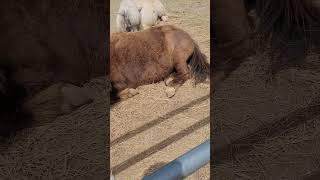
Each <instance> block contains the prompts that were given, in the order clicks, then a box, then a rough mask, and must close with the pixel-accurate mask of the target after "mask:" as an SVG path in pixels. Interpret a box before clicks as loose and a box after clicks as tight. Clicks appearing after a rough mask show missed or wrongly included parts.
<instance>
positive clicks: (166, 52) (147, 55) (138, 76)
mask: <svg viewBox="0 0 320 180" xmlns="http://www.w3.org/2000/svg"><path fill="white" fill-rule="evenodd" d="M188 60H189V61H188ZM110 62H111V64H110V67H111V69H110V70H111V74H110V77H111V83H112V87H113V91H112V92H113V94H114V95H116V96H117V93H120V92H121V91H123V90H125V89H127V88H136V87H138V86H140V85H145V84H151V83H155V82H158V81H161V80H163V79H164V78H166V77H168V76H169V75H170V74H171V73H173V72H174V71H176V72H177V75H176V77H175V78H174V80H173V82H172V83H173V84H172V86H175V85H174V84H182V83H184V82H185V81H186V80H187V79H189V78H190V77H189V76H190V70H189V68H188V63H189V65H190V67H191V74H192V75H193V77H194V78H195V80H196V81H197V82H202V81H204V80H205V78H206V77H208V76H209V64H208V62H207V61H206V57H205V55H203V54H202V53H201V52H200V50H199V47H198V46H197V45H196V43H195V41H194V40H193V39H192V38H191V37H190V36H189V34H188V33H186V32H185V31H183V30H181V29H179V28H176V27H174V26H171V25H165V26H160V27H153V28H150V29H147V30H144V31H141V32H134V33H113V34H112V35H111V42H110Z"/></svg>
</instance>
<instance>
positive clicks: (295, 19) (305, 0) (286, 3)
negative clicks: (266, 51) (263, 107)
mask: <svg viewBox="0 0 320 180" xmlns="http://www.w3.org/2000/svg"><path fill="white" fill-rule="evenodd" d="M312 1H313V0H281V1H277V0H257V9H258V16H259V17H260V22H261V23H260V27H259V31H258V32H259V34H260V36H261V40H262V41H261V44H260V45H262V46H263V45H264V44H266V41H267V42H270V43H271V53H272V61H271V71H272V74H273V75H274V74H276V73H277V72H279V71H280V70H282V69H286V68H289V67H291V66H297V65H299V64H300V63H302V62H303V60H304V59H305V57H306V54H307V52H308V49H309V48H310V47H311V45H312V44H313V43H314V42H316V41H317V40H319V37H320V36H319V35H320V34H319V32H317V31H315V30H317V29H318V28H319V27H320V14H319V12H320V10H319V9H317V8H315V7H314V6H313V4H312ZM318 8H319V7H318Z"/></svg>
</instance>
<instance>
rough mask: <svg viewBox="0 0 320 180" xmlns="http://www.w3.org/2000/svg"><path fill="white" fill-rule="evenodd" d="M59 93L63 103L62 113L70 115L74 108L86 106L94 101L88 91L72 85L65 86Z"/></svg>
mask: <svg viewBox="0 0 320 180" xmlns="http://www.w3.org/2000/svg"><path fill="white" fill-rule="evenodd" d="M61 93H62V95H63V101H64V102H63V105H62V111H63V112H64V113H70V112H71V111H73V110H74V109H75V108H76V107H79V106H82V105H84V104H88V103H90V102H92V101H93V100H94V98H93V93H92V92H90V90H89V89H86V88H84V87H82V88H80V87H78V86H74V85H72V84H65V85H64V86H63V87H62V88H61Z"/></svg>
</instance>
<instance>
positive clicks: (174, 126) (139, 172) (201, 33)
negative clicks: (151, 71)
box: [110, 0, 210, 180]
mask: <svg viewBox="0 0 320 180" xmlns="http://www.w3.org/2000/svg"><path fill="white" fill-rule="evenodd" d="M162 2H163V4H164V5H165V6H166V8H167V9H168V11H169V12H170V13H171V14H172V15H174V16H172V17H169V21H168V22H167V24H173V25H175V26H177V27H179V28H182V29H183V30H185V31H187V32H188V33H189V34H190V35H191V37H192V38H193V39H194V40H195V41H196V42H197V43H198V44H199V47H200V49H201V51H202V52H203V53H204V54H206V55H207V57H208V59H210V1H196V0H177V1H169V0H165V1H162ZM118 7H119V1H116V0H112V1H111V10H110V12H111V13H112V14H111V16H110V21H111V27H110V29H111V31H113V32H114V31H115V17H116V15H115V12H117V10H118ZM138 90H139V91H140V94H139V95H136V96H135V97H133V98H131V99H128V100H126V101H124V102H122V103H121V104H119V105H117V106H115V107H112V110H111V115H110V116H111V122H110V123H111V167H112V170H113V172H114V173H115V178H116V179H121V180H126V179H128V180H129V179H130V180H132V179H134V180H135V179H137V180H138V179H141V178H142V177H143V176H144V175H145V173H150V172H149V171H150V169H152V170H154V169H155V168H154V167H155V166H157V167H158V165H159V163H160V164H163V163H168V162H170V161H172V160H174V159H175V158H177V157H178V156H180V155H182V154H183V153H185V152H187V151H189V150H191V149H192V148H193V147H195V146H197V145H199V144H201V143H202V142H204V141H205V140H206V139H208V138H209V135H210V127H209V124H210V120H209V114H210V100H209V99H210V95H209V94H210V89H209V85H205V84H199V85H198V86H197V87H193V84H192V81H191V80H190V81H188V82H186V83H185V84H184V85H183V86H182V87H181V88H180V89H179V91H178V92H177V94H176V95H175V96H174V97H173V98H172V99H169V98H167V97H166V94H165V91H164V90H165V85H164V83H163V82H159V83H156V84H151V85H146V86H141V87H139V88H138ZM187 179H197V180H198V179H209V165H207V166H206V167H204V168H202V169H200V170H199V171H197V172H196V173H194V174H193V175H192V176H190V177H188V178H187Z"/></svg>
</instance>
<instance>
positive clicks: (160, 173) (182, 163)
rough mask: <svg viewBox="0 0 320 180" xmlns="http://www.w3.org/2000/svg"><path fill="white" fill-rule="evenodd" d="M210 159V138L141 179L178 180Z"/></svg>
mask: <svg viewBox="0 0 320 180" xmlns="http://www.w3.org/2000/svg"><path fill="white" fill-rule="evenodd" d="M209 161H210V140H206V141H205V142H204V143H202V144H200V145H198V146H197V147H195V148H194V149H192V150H190V151H189V152H187V153H185V154H183V155H182V156H180V157H178V158H177V159H175V160H173V161H171V162H170V163H168V164H167V165H165V166H163V167H162V168H160V169H158V170H157V171H156V172H154V173H153V174H151V175H149V176H145V177H144V178H143V179H142V180H178V179H179V180H180V179H182V178H185V177H187V176H189V175H190V174H192V173H194V172H195V171H197V170H198V169H200V168H201V167H203V166H204V165H206V164H207V163H208V162H209Z"/></svg>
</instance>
